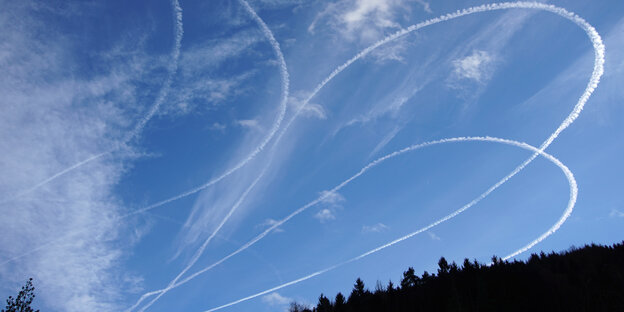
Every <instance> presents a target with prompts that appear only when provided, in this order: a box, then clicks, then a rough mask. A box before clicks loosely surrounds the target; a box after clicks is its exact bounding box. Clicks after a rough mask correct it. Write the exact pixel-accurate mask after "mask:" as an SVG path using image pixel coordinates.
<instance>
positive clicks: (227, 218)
mask: <svg viewBox="0 0 624 312" xmlns="http://www.w3.org/2000/svg"><path fill="white" fill-rule="evenodd" d="M268 167H269V166H268V165H267V166H265V167H264V169H263V170H262V172H261V173H260V174H259V175H258V177H256V179H255V180H254V181H253V182H252V183H251V185H249V187H248V188H247V189H246V190H245V192H243V194H242V195H241V196H240V197H239V199H238V201H236V203H235V204H234V206H232V209H230V211H229V212H228V213H227V215H226V216H225V217H224V218H223V220H221V223H219V225H218V226H217V227H216V228H215V229H214V230H213V231H212V234H210V236H209V237H208V238H207V239H206V240H205V241H204V243H203V244H202V245H201V247H199V249H198V250H197V251H196V252H195V254H194V255H193V258H191V261H189V263H188V264H187V265H186V266H185V267H184V269H183V270H182V271H181V272H180V273H178V275H177V276H176V277H175V278H174V279H173V280H171V282H169V285H167V287H166V288H164V289H162V290H160V291H159V293H158V296H156V298H154V299H152V301H150V302H149V303H147V304H146V305H145V306H143V307H142V308H141V309H139V311H140V312H143V311H145V310H147V309H148V308H149V307H150V306H152V305H153V304H154V303H155V302H156V301H157V300H158V299H160V297H162V296H163V295H164V294H165V293H167V292H168V291H169V290H171V289H173V288H174V286H175V284H176V283H177V282H178V280H179V279H180V278H182V276H183V275H184V274H185V273H186V272H187V271H188V270H189V269H190V268H191V267H193V265H195V263H196V262H197V260H199V258H200V257H201V255H202V254H203V253H204V250H205V249H206V247H207V246H208V244H209V243H210V242H211V241H212V239H213V238H214V237H215V236H216V235H217V233H218V232H219V231H220V230H221V228H222V227H223V225H225V223H226V222H227V221H228V220H229V219H230V217H231V216H232V214H234V212H235V211H236V209H238V207H240V205H241V204H242V203H243V201H244V200H245V198H247V195H249V192H250V191H251V190H252V189H253V188H254V187H255V186H256V184H257V183H258V181H260V180H261V179H262V177H263V176H264V174H265V173H266V170H267V169H268ZM153 294H154V293H153V292H148V293H145V294H143V295H142V296H141V298H139V300H138V301H137V302H136V303H135V304H134V305H133V306H132V307H130V308H128V309H127V310H126V311H127V312H129V311H132V310H134V309H135V308H136V307H138V306H139V305H140V304H141V302H143V301H144V300H145V299H146V298H148V297H150V296H152V295H153Z"/></svg>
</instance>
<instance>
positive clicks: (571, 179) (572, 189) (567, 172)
mask: <svg viewBox="0 0 624 312" xmlns="http://www.w3.org/2000/svg"><path fill="white" fill-rule="evenodd" d="M470 141H482V142H494V143H501V144H507V145H511V146H516V147H520V148H523V149H525V150H529V151H532V152H534V153H537V154H538V155H541V156H543V157H544V158H546V159H547V160H549V161H551V162H552V163H554V164H555V165H557V166H558V167H559V168H560V169H561V171H563V173H564V174H565V176H566V178H567V179H568V183H569V185H570V199H569V200H568V205H567V207H566V209H565V211H564V212H563V214H562V215H561V217H560V218H559V220H558V221H557V223H555V224H554V225H553V226H552V227H551V228H550V229H548V231H546V232H545V233H544V234H542V235H541V236H540V237H539V238H537V239H535V240H534V241H532V242H531V243H529V244H528V245H527V246H525V247H523V248H521V249H518V250H517V251H515V252H514V253H512V254H511V255H509V256H507V257H505V258H504V259H508V258H510V257H513V256H515V255H518V254H520V253H522V252H524V251H526V250H528V249H529V248H530V247H532V246H533V245H535V244H537V243H539V242H540V241H541V240H543V239H544V238H546V237H547V236H550V235H551V234H552V233H554V232H555V231H557V229H559V227H560V226H561V224H563V223H564V222H565V220H566V219H568V217H569V216H570V214H571V213H572V210H573V209H574V204H575V203H576V198H577V195H578V186H577V184H576V180H575V179H574V175H573V174H572V172H571V171H570V169H568V167H566V166H565V165H564V164H563V163H561V161H559V160H558V159H557V158H555V157H553V156H552V155H550V154H547V153H546V152H544V151H542V150H541V149H539V148H536V147H534V146H531V145H529V144H527V143H524V142H518V141H513V140H507V139H500V138H494V137H459V138H450V139H442V140H437V141H431V142H426V143H421V144H417V145H412V146H410V147H407V148H404V149H402V150H400V151H397V152H394V153H391V154H388V155H386V156H384V157H381V158H379V159H377V160H375V161H373V162H372V163H370V164H369V165H367V166H366V167H364V168H363V169H362V170H360V172H359V173H358V174H356V175H354V176H353V177H351V178H349V179H348V180H346V181H345V182H346V183H348V182H350V181H352V180H353V179H355V178H356V177H358V176H359V175H361V174H363V173H364V172H365V171H367V170H369V169H370V168H372V167H374V166H376V165H378V164H379V163H381V162H383V161H385V160H388V159H390V158H392V157H395V156H397V155H400V154H403V153H405V152H408V151H413V150H416V149H420V148H423V147H426V146H431V145H437V144H443V143H452V142H470ZM520 170H521V169H519V170H514V171H512V173H510V174H508V175H507V176H505V177H504V178H503V179H501V180H500V181H498V182H497V183H496V184H494V185H493V186H492V187H490V188H489V189H488V190H487V191H485V192H483V193H482V194H481V195H479V197H477V198H475V199H473V200H472V201H471V202H469V203H468V204H466V205H464V206H462V207H461V208H459V209H457V210H455V211H454V212H452V213H451V214H448V215H446V216H445V217H443V218H441V219H438V220H437V221H435V222H433V223H431V224H429V225H427V226H425V227H423V228H420V229H418V230H416V231H414V232H412V233H409V234H407V235H405V236H402V237H400V238H397V239H395V240H393V241H391V242H389V243H386V244H384V245H381V246H379V247H377V248H374V249H371V250H369V251H367V252H365V253H363V254H361V255H359V256H357V257H353V258H351V259H349V260H346V261H344V262H341V263H339V264H336V265H333V266H330V267H328V268H325V269H322V270H320V271H316V272H314V273H312V274H309V275H306V276H304V277H301V278H298V279H295V280H293V281H290V282H287V283H284V284H281V285H278V286H275V287H273V288H269V289H267V290H263V291H261V292H258V293H256V294H253V295H250V296H247V297H244V298H241V299H238V300H235V301H232V302H230V303H227V304H224V305H221V306H218V307H215V308H212V309H209V310H206V311H205V312H212V311H217V310H221V309H223V308H227V307H230V306H233V305H235V304H239V303H241V302H244V301H247V300H251V299H254V298H257V297H259V296H262V295H265V294H268V293H271V292H274V291H276V290H279V289H282V288H284V287H288V286H291V285H294V284H297V283H300V282H303V281H305V280H308V279H311V278H313V277H315V276H318V275H321V274H323V273H326V272H329V271H331V270H334V269H336V268H338V267H341V266H343V265H346V264H349V263H351V262H354V261H357V260H360V259H362V258H365V257H367V256H370V255H372V254H374V253H377V252H379V251H381V250H383V249H386V248H388V247H390V246H392V245H395V244H397V243H400V242H402V241H404V240H406V239H408V238H411V237H413V236H416V235H418V234H420V233H423V232H426V231H428V230H430V229H431V228H433V227H435V226H437V225H439V224H441V223H444V222H446V221H448V220H450V219H452V218H454V217H456V216H457V215H459V214H460V213H462V212H464V211H466V210H467V209H469V208H470V207H472V206H474V205H475V204H477V203H478V202H479V201H481V200H482V199H484V198H485V197H486V196H487V195H488V194H490V193H491V192H493V191H494V190H496V189H497V188H498V187H500V186H501V185H503V184H504V183H505V182H506V181H507V180H509V179H510V178H511V177H513V176H514V175H515V174H517V173H518V172H520ZM345 182H343V183H341V184H340V185H339V186H338V187H336V188H334V189H333V190H332V191H337V190H338V189H339V187H341V186H344V185H346V183H345ZM298 211H299V210H298ZM290 217H291V216H289V217H287V218H285V219H282V220H281V221H280V222H278V223H277V224H276V225H275V226H279V225H281V224H283V223H284V222H286V221H288V219H289V218H290ZM185 281H186V280H184V281H182V283H183V282H185ZM182 283H180V284H182Z"/></svg>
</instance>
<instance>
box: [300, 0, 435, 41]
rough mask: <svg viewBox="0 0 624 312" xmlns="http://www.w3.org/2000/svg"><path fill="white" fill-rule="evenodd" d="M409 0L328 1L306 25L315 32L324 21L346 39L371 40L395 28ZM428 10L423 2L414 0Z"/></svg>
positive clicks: (408, 7)
mask: <svg viewBox="0 0 624 312" xmlns="http://www.w3.org/2000/svg"><path fill="white" fill-rule="evenodd" d="M409 2H411V1H408V0H342V1H338V2H335V3H329V4H328V5H327V6H326V7H325V9H324V10H323V11H321V12H320V13H319V14H318V15H317V16H316V17H315V18H314V20H313V22H312V23H311V24H310V26H309V27H308V31H309V32H311V33H314V32H315V30H316V28H317V27H318V24H320V23H322V22H326V23H327V24H329V25H330V27H332V28H333V29H334V30H335V31H337V32H338V33H340V34H342V36H343V37H344V38H345V39H347V40H356V39H358V40H361V41H364V42H371V41H374V40H377V39H379V38H380V37H382V36H383V35H384V33H385V32H386V31H387V30H388V29H398V28H400V27H401V26H400V25H399V23H398V22H397V19H398V17H400V16H401V14H404V13H405V11H409V10H410V6H409ZM417 2H418V3H420V4H421V5H422V7H423V8H424V9H425V10H430V8H429V4H428V3H427V2H425V1H417Z"/></svg>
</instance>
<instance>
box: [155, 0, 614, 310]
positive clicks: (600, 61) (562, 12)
mask: <svg viewBox="0 0 624 312" xmlns="http://www.w3.org/2000/svg"><path fill="white" fill-rule="evenodd" d="M512 8H525V9H537V10H543V11H548V12H551V13H554V14H557V15H559V16H561V17H564V18H566V19H568V20H570V21H572V22H574V23H575V24H576V25H577V26H579V27H580V28H581V29H583V30H584V31H585V33H586V34H587V36H588V37H589V39H590V40H591V42H592V45H593V48H594V56H595V60H594V68H593V72H592V75H591V78H590V80H589V82H588V84H587V86H586V88H585V90H584V92H583V94H582V95H581V97H580V98H579V99H578V101H577V103H576V105H575V106H574V108H573V109H572V112H570V114H569V115H568V116H566V118H565V119H564V120H563V122H562V123H561V124H560V125H559V126H558V127H557V129H556V130H555V131H554V132H553V133H551V135H550V136H549V137H548V138H547V139H546V140H545V141H544V142H543V143H542V144H541V145H540V147H539V148H535V147H532V146H529V145H527V144H526V143H520V142H516V141H509V140H504V139H495V138H489V137H484V138H455V139H445V140H440V141H435V142H436V143H435V144H438V143H443V142H447V141H446V140H448V142H450V141H458V140H486V141H487V140H492V141H496V142H499V143H504V144H510V145H516V146H518V147H522V148H525V149H529V150H532V151H533V152H534V153H533V155H531V157H529V158H528V159H527V160H525V161H524V162H523V163H521V164H520V165H519V166H517V167H516V168H515V169H514V170H513V171H512V172H511V173H509V174H508V175H507V176H505V177H504V178H503V179H501V180H500V181H498V182H497V183H496V184H495V185H493V186H492V187H490V188H489V189H488V190H486V191H485V192H484V193H482V194H481V195H480V196H479V197H477V198H475V199H474V200H473V201H471V202H470V203H468V204H466V205H465V206H463V207H462V208H460V209H458V210H457V211H455V212H454V213H452V214H450V215H448V216H446V217H444V218H442V219H440V220H438V221H436V222H434V223H432V224H431V225H430V226H428V227H426V228H424V229H421V230H419V231H417V232H414V233H411V234H409V235H407V236H405V237H402V238H399V239H397V240H395V241H393V242H390V243H388V244H386V245H383V246H381V247H378V248H376V249H373V250H371V251H369V252H367V253H365V254H363V255H360V256H358V257H356V258H353V259H351V260H349V261H348V262H352V261H355V260H358V259H361V258H363V257H365V256H367V255H370V254H372V253H375V252H377V251H379V250H382V249H384V248H386V247H389V246H391V245H394V244H396V243H398V242H400V241H402V240H405V239H407V238H409V237H412V236H414V235H416V234H418V233H421V232H422V231H426V230H427V229H429V228H431V227H433V226H436V225H438V224H440V223H442V222H445V221H447V220H449V219H451V218H453V217H455V216H456V215H458V214H459V213H461V212H463V211H465V210H466V209H468V208H470V207H472V206H473V205H475V204H476V203H478V202H479V201H481V200H482V199H484V198H485V197H487V196H488V195H489V194H490V193H491V192H493V191H494V190H496V189H497V188H498V187H500V186H501V185H502V184H504V183H505V182H507V181H508V180H509V179H511V178H512V177H513V176H515V175H516V174H517V173H519V172H520V171H521V170H522V169H524V168H525V167H526V166H527V165H528V164H530V163H531V162H532V161H533V160H534V159H535V158H536V157H537V156H539V155H547V154H545V152H544V150H545V149H546V148H547V147H548V146H549V145H550V144H551V143H552V142H553V141H554V140H555V139H556V138H557V137H558V136H559V134H560V133H561V132H562V131H563V130H564V129H566V128H567V127H568V126H570V125H571V124H572V123H573V122H574V120H576V118H578V116H579V115H580V112H581V111H582V109H583V107H584V106H585V104H586V102H587V100H588V99H589V97H590V96H591V94H592V93H593V91H594V90H595V88H596V87H597V86H598V83H599V82H600V77H601V76H602V74H603V72H604V44H603V43H602V39H601V38H600V35H599V34H598V32H597V31H596V30H595V28H594V27H593V26H591V25H590V24H589V23H587V22H586V21H585V20H584V19H583V18H581V17H579V16H578V15H576V14H574V13H572V12H569V11H567V10H566V9H563V8H559V7H556V6H553V5H546V4H542V3H537V2H513V3H509V2H508V3H496V4H487V5H481V6H477V7H472V8H468V9H464V10H459V11H457V12H455V13H450V14H446V15H443V16H440V17H437V18H433V19H430V20H427V21H424V22H421V23H418V24H415V25H412V26H410V27H408V28H406V29H403V30H400V31H398V32H396V33H394V34H392V35H390V36H388V37H386V38H384V39H382V40H380V41H378V42H376V43H375V44H373V45H371V46H369V47H368V48H366V49H364V50H362V51H361V52H360V53H358V54H357V55H355V56H354V57H352V58H351V59H349V60H348V61H347V62H345V63H344V64H342V65H340V66H339V67H337V68H336V69H335V70H334V71H333V72H332V73H331V74H330V75H329V76H328V77H327V78H325V79H324V80H323V81H322V82H321V83H320V84H319V85H317V87H316V88H315V89H314V91H313V92H312V93H311V94H310V95H309V96H308V98H307V99H306V100H305V101H304V103H303V105H301V106H300V107H299V108H298V110H297V111H296V113H295V114H294V116H293V117H292V118H291V119H290V120H289V121H288V122H287V123H286V125H285V127H284V128H283V129H282V131H281V132H280V134H279V135H278V137H277V139H276V141H275V145H277V143H279V141H280V140H281V138H282V136H283V135H284V134H285V133H286V131H287V130H288V128H289V127H290V125H291V124H292V123H293V122H294V120H295V119H296V118H297V116H298V115H299V113H300V112H301V110H302V109H303V108H304V107H305V105H307V104H308V103H309V101H310V100H311V99H312V98H313V97H314V96H315V95H316V94H317V93H318V92H319V91H320V90H321V89H322V88H323V87H324V86H325V85H326V84H327V83H328V82H329V81H331V80H332V79H333V78H334V77H335V76H336V75H338V74H339V73H340V72H342V71H343V70H344V69H346V68H347V67H348V66H350V65H351V64H352V63H353V62H355V61H356V60H358V59H360V58H362V57H363V56H365V55H367V54H368V53H370V52H371V51H373V50H374V49H376V48H378V47H380V46H381V45H384V44H386V43H388V42H391V41H393V40H396V39H398V38H400V37H402V36H405V35H407V34H409V33H411V32H413V31H415V30H418V29H421V28H423V27H426V26H430V25H433V24H437V23H440V22H444V21H448V20H451V19H455V18H458V17H461V16H466V15H470V14H474V13H478V12H487V11H494V10H503V9H512ZM430 143H431V142H430ZM423 144H426V143H423ZM421 147H422V146H421ZM411 149H412V147H408V148H407V149H404V150H401V151H398V152H395V153H392V154H389V155H387V156H384V157H382V158H380V159H378V160H376V161H374V162H372V163H370V164H369V165H367V166H366V167H364V168H363V169H362V171H360V172H359V173H358V174H356V175H355V176H353V177H351V178H350V179H348V180H346V181H345V182H343V184H340V185H339V186H337V187H336V188H335V189H333V190H332V191H337V190H338V189H340V188H341V187H343V186H344V185H346V184H347V183H349V182H350V181H351V180H352V179H355V178H356V177H357V176H359V175H361V174H362V173H364V172H365V171H366V170H368V169H370V168H371V167H373V166H375V165H377V164H378V163H379V162H382V161H384V160H386V159H388V158H391V157H394V156H396V155H398V154H401V153H403V152H405V151H407V150H411ZM545 157H546V158H548V159H549V160H551V161H553V162H554V163H555V164H557V165H561V166H560V168H562V170H563V171H564V173H566V176H567V177H568V178H571V180H570V179H569V180H570V188H571V193H570V202H569V205H568V208H567V209H566V211H565V212H564V215H563V216H562V217H561V218H560V219H559V221H558V222H557V223H555V224H554V225H553V226H552V227H551V228H550V229H549V230H548V231H547V232H545V233H544V234H542V235H541V236H540V237H538V238H537V239H535V240H534V241H532V242H531V243H529V244H528V245H526V246H524V247H523V248H521V249H518V250H517V251H515V252H514V253H512V254H510V255H508V256H507V257H505V258H504V259H509V258H510V257H514V256H516V255H518V254H520V253H522V252H524V251H526V250H528V249H530V248H531V247H533V246H534V245H535V244H537V243H539V242H541V241H542V240H543V239H545V238H546V237H548V236H550V235H551V234H552V233H554V232H555V231H556V230H557V229H559V227H560V226H561V225H562V224H563V223H564V222H565V220H566V219H567V218H568V217H569V214H570V213H571V211H572V208H573V206H574V203H575V202H576V188H577V187H576V182H575V181H574V179H573V176H572V175H571V173H570V172H569V170H568V169H567V167H565V166H563V164H561V163H560V162H559V161H558V160H556V159H555V158H554V157H552V156H551V157H550V158H549V157H548V156H545ZM551 158H552V159H551ZM564 168H565V169H564ZM568 173H569V175H568ZM330 193H331V191H330V192H327V193H324V195H322V196H321V197H319V198H317V199H316V200H314V201H312V202H310V203H309V204H307V205H305V206H303V207H301V208H299V209H298V210H296V211H295V212H293V213H291V214H290V215H289V216H287V217H286V218H284V219H282V220H281V221H280V222H277V223H276V224H274V225H273V226H271V227H270V228H269V229H267V230H266V231H265V232H263V233H261V234H260V235H258V236H257V237H255V238H254V239H252V240H251V241H249V242H248V243H246V244H245V245H243V246H242V247H241V248H239V249H238V250H237V251H235V252H234V253H231V254H229V255H228V256H226V257H224V258H222V259H221V260H219V261H217V262H215V263H214V264H212V265H210V266H208V267H206V268H204V269H202V270H200V271H198V272H196V273H195V274H193V275H191V276H189V277H187V278H186V279H184V280H182V281H181V282H179V283H177V284H175V285H173V287H177V286H180V285H182V284H184V283H186V282H188V281H189V280H191V279H192V278H194V277H196V276H198V275H199V274H202V273H204V272H206V271H208V270H210V269H212V268H213V267H215V266H217V265H219V264H221V263H223V262H224V261H226V260H227V259H229V258H230V257H232V256H234V255H236V254H238V253H240V252H242V251H243V250H245V249H247V248H249V247H250V246H251V245H253V244H255V243H256V242H257V241H259V240H260V239H262V238H264V237H265V236H266V235H267V234H268V233H269V232H270V231H272V230H274V229H275V228H277V227H278V226H280V225H281V224H283V223H284V222H286V221H288V220H289V219H290V218H292V217H294V216H295V215H297V214H299V213H300V212H302V211H303V210H305V209H307V208H309V207H311V206H313V205H315V204H316V203H318V202H320V201H321V200H322V199H323V196H327V195H328V194H330ZM348 262H347V263H348ZM343 264H346V263H342V264H338V265H335V266H332V267H330V268H328V269H324V270H321V271H318V272H315V273H313V274H311V275H308V276H306V277H303V278H301V279H298V280H295V281H292V282H289V283H286V284H283V285H280V286H278V287H277V288H272V289H270V290H267V291H263V292H261V293H258V294H256V295H252V296H250V297H246V298H243V299H240V300H237V301H234V302H232V303H230V304H227V305H224V306H221V307H218V308H214V309H211V310H208V311H215V310H218V309H221V308H225V307H227V306H231V305H233V304H237V303H240V302H242V301H245V300H249V299H252V298H255V297H257V296H260V295H263V294H266V293H268V292H271V291H274V290H277V289H279V288H283V287H286V286H289V285H292V284H295V283H298V282H300V281H303V280H306V279H308V278H311V277H313V276H316V275H319V274H322V273H324V272H327V271H329V270H332V269H334V268H336V267H338V266H341V265H343ZM162 291H163V290H158V291H153V292H150V293H147V294H145V295H153V294H158V293H161V292H162Z"/></svg>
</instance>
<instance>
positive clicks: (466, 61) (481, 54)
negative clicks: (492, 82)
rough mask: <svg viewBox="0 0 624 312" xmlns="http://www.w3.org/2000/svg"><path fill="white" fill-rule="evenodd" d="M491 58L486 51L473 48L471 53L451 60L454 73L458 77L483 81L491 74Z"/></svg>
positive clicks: (492, 58)
mask: <svg viewBox="0 0 624 312" xmlns="http://www.w3.org/2000/svg"><path fill="white" fill-rule="evenodd" d="M493 60H494V57H493V56H492V55H491V54H489V53H488V52H485V51H479V50H474V51H472V54H471V55H469V56H466V57H464V58H461V59H457V60H454V61H453V70H454V74H455V75H456V76H457V77H458V78H464V79H470V80H474V81H476V82H484V80H486V79H488V78H489V75H490V74H491V71H492V68H491V65H492V62H493Z"/></svg>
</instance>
